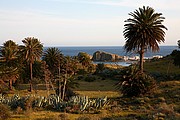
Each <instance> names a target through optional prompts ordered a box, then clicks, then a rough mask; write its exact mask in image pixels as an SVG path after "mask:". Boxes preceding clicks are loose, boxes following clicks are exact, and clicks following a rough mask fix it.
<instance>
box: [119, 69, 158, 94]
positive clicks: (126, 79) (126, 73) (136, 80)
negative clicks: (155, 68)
mask: <svg viewBox="0 0 180 120" xmlns="http://www.w3.org/2000/svg"><path fill="white" fill-rule="evenodd" d="M121 74H122V76H121V81H120V82H119V83H118V85H117V88H118V89H119V90H120V91H121V92H122V94H123V95H124V96H128V97H133V96H140V95H145V94H147V93H152V92H153V90H154V88H156V82H155V80H154V78H152V77H151V76H149V75H147V74H145V73H141V72H140V71H139V70H138V69H137V68H136V66H130V67H128V68H126V69H124V70H123V71H122V73H121Z"/></svg>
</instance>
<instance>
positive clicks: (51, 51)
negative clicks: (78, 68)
mask: <svg viewBox="0 0 180 120" xmlns="http://www.w3.org/2000/svg"><path fill="white" fill-rule="evenodd" d="M42 59H43V60H44V61H46V64H47V65H48V69H49V70H50V71H51V73H53V75H54V76H55V74H56V73H58V75H59V73H60V63H61V61H62V59H63V54H62V53H61V51H60V50H59V49H58V48H55V47H52V48H48V49H47V50H46V51H45V52H44V54H43V57H42Z"/></svg>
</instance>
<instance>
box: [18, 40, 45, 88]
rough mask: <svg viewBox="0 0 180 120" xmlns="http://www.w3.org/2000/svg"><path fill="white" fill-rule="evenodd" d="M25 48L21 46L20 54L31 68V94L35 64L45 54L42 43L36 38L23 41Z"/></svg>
mask: <svg viewBox="0 0 180 120" xmlns="http://www.w3.org/2000/svg"><path fill="white" fill-rule="evenodd" d="M22 42H23V43H24V46H20V52H21V55H22V56H23V57H22V58H24V59H25V60H26V62H27V63H28V64H29V67H30V81H29V82H30V92H32V79H33V71H32V70H33V66H32V65H33V63H34V61H36V60H38V59H40V58H41V55H42V52H43V45H42V43H41V42H40V41H39V40H38V39H37V38H34V37H27V38H25V39H24V40H22Z"/></svg>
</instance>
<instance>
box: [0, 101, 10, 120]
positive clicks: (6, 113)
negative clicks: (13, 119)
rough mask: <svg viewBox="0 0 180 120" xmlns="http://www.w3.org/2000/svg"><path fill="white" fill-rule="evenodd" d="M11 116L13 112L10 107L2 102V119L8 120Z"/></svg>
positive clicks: (0, 116) (0, 114) (0, 110)
mask: <svg viewBox="0 0 180 120" xmlns="http://www.w3.org/2000/svg"><path fill="white" fill-rule="evenodd" d="M10 116H11V113H10V109H9V107H8V106H7V105H4V104H1V103H0V120H6V119H8V118H10Z"/></svg>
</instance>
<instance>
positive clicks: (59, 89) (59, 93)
mask: <svg viewBox="0 0 180 120" xmlns="http://www.w3.org/2000/svg"><path fill="white" fill-rule="evenodd" d="M58 76H59V80H58V96H61V81H60V66H59V67H58Z"/></svg>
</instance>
